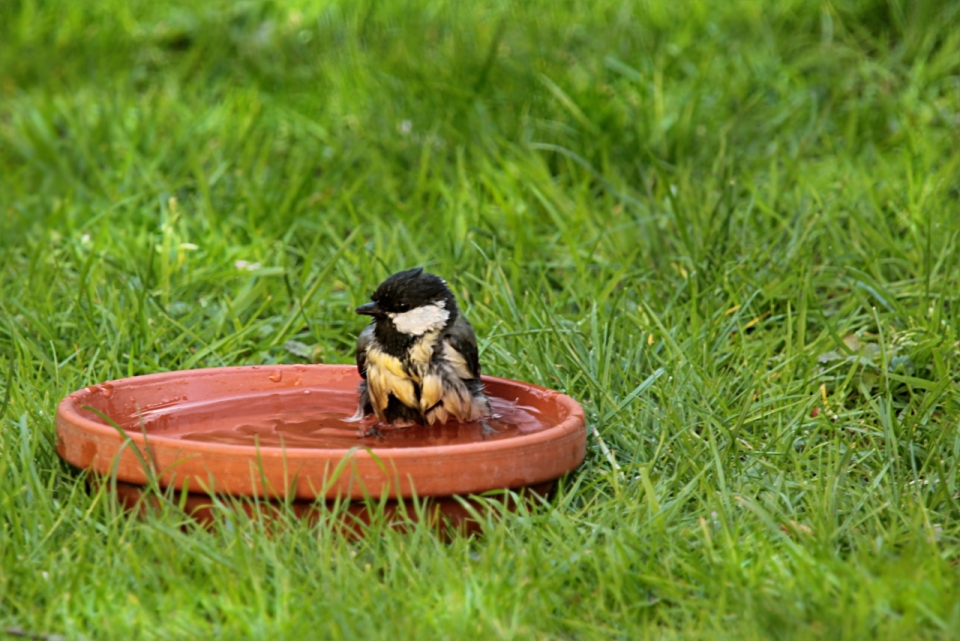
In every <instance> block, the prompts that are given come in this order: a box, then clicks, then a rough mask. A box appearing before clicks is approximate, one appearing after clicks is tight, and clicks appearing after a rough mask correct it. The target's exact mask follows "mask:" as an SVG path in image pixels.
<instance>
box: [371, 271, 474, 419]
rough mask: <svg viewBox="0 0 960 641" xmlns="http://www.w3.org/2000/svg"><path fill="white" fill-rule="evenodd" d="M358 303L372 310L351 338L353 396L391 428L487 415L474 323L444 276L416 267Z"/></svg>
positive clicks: (389, 281) (388, 280) (383, 284)
mask: <svg viewBox="0 0 960 641" xmlns="http://www.w3.org/2000/svg"><path fill="white" fill-rule="evenodd" d="M371 298H372V300H373V301H374V302H372V303H368V304H367V305H363V306H362V307H360V308H358V309H357V313H359V314H367V315H370V316H373V322H372V323H371V324H370V325H368V326H367V327H366V328H365V329H364V330H363V331H362V332H361V333H360V337H359V338H358V340H357V369H358V370H359V372H360V376H361V377H363V379H364V380H363V382H362V383H361V384H360V388H359V392H360V402H359V407H358V408H357V413H356V415H355V416H354V418H355V419H356V420H361V419H363V418H364V417H366V416H369V415H371V414H373V415H375V416H376V417H377V419H378V420H379V421H380V422H381V423H389V424H391V425H393V426H395V427H407V426H410V425H432V424H434V423H444V422H446V421H447V419H448V418H454V419H456V420H458V421H460V422H468V421H476V420H479V419H482V418H486V417H488V416H490V402H489V401H488V400H487V397H486V396H485V395H484V393H483V384H482V383H481V381H480V360H479V356H478V352H477V339H476V336H475V335H474V333H473V328H472V327H471V326H470V323H469V322H467V319H466V318H464V317H463V315H462V314H461V313H460V311H459V309H458V308H457V302H456V299H455V298H454V296H453V293H452V292H451V291H450V290H449V288H448V287H447V285H446V283H445V282H444V281H443V280H442V279H440V278H439V277H437V276H434V275H433V274H428V273H425V272H424V271H423V270H422V269H411V270H407V271H404V272H399V273H397V274H394V275H393V276H391V277H390V278H388V279H387V280H385V281H384V282H383V283H382V284H381V285H380V286H379V287H378V288H377V290H376V292H374V294H373V296H371Z"/></svg>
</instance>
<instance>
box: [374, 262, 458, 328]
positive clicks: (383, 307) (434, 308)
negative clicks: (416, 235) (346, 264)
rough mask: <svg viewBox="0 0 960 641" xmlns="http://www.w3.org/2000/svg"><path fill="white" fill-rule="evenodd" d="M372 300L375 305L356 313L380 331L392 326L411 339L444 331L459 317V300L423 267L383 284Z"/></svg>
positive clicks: (445, 285)
mask: <svg viewBox="0 0 960 641" xmlns="http://www.w3.org/2000/svg"><path fill="white" fill-rule="evenodd" d="M370 299H371V301H372V302H370V303H367V304H366V305H361V306H360V307H358V308H357V309H356V312H357V313H358V314H365V315H367V316H372V317H373V319H374V322H376V323H377V326H378V327H379V326H380V325H381V324H384V323H389V324H391V325H392V326H393V328H394V329H396V331H398V332H400V333H401V334H407V335H409V336H422V335H423V334H426V333H427V332H431V331H434V330H437V329H442V328H443V327H446V326H447V325H448V324H449V323H452V322H453V321H454V320H456V317H457V314H458V310H457V300H456V298H454V296H453V292H451V291H450V288H449V287H447V283H446V282H444V280H443V279H442V278H440V277H439V276H435V275H434V274H430V273H427V272H425V271H423V268H422V267H417V268H415V269H408V270H406V271H402V272H398V273H396V274H394V275H393V276H391V277H390V278H388V279H387V280H385V281H383V282H382V283H380V286H379V287H377V290H376V291H375V292H373V294H372V295H371V296H370ZM378 331H379V330H378Z"/></svg>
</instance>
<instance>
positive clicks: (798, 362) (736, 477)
mask: <svg viewBox="0 0 960 641" xmlns="http://www.w3.org/2000/svg"><path fill="white" fill-rule="evenodd" d="M958 22H960V14H958V8H957V6H955V5H951V4H949V3H938V2H933V1H928V2H923V1H921V2H909V3H908V2H902V1H898V0H890V1H880V0H876V1H868V0H863V1H853V0H849V1H848V0H841V1H839V2H832V3H822V4H820V5H818V4H817V3H809V2H801V1H792V2H782V3H763V2H759V1H755V0H736V1H735V2H731V3H726V4H722V3H710V2H703V1H698V0H681V1H678V2H674V3H643V2H637V3H632V2H615V1H613V0H603V1H600V2H575V3H563V4H560V3H553V2H549V3H548V2H533V3H526V4H520V3H516V4H511V3H483V4H481V3H455V2H439V3H428V2H415V3H410V2H386V3H384V2H381V3H375V2H359V3H346V2H343V3H337V2H325V3H322V4H320V5H313V4H308V3H303V2H292V3H269V2H259V1H258V2H248V3H243V4H237V5H235V4H231V3H223V2H215V3H212V4H211V3H207V4H204V5H202V6H200V7H197V6H194V4H192V3H185V2H174V1H171V2H143V1H138V2H129V3H128V2H119V1H116V0H113V1H107V2H101V3H93V4H86V3H67V2H63V1H51V2H34V1H31V0H24V1H22V2H6V3H2V4H0V61H2V64H0V314H2V319H0V372H2V373H0V376H3V378H2V389H0V399H2V400H0V403H2V405H0V428H2V429H0V631H3V630H8V631H9V630H14V629H16V630H21V631H24V632H29V633H31V634H54V633H56V634H64V635H66V636H68V637H70V638H79V637H81V636H82V637H87V638H97V639H100V638H104V639H109V638H116V639H126V638H164V639H167V638H196V637H201V636H212V635H215V634H216V635H222V636H224V637H225V638H237V637H243V638H250V637H253V638H302V637H304V636H307V637H318V636H319V637H329V638H388V637H389V638H397V637H400V638H456V639H469V638H490V637H496V638H521V639H525V638H544V639H546V638H624V639H626V638H642V637H657V638H684V639H687V638H736V639H754V638H756V639H759V638H783V639H805V638H885V639H906V638H933V639H935V638H943V639H947V638H953V636H954V635H955V634H956V631H957V630H958V629H960V569H958V563H960V493H958V470H960V467H958V466H960V367H958V360H960V352H958V346H960V343H958V340H960V312H958V309H960V300H958V294H957V292H958V272H960V270H958V261H960V251H958V249H957V247H958V236H960V215H958V205H960V180H958V176H960V153H958V151H957V149H958V145H957V140H958V136H960V84H958V80H957V79H958V77H960V28H958ZM412 265H425V266H427V268H428V269H429V270H431V271H434V272H437V273H440V274H442V275H444V276H445V277H446V278H447V279H448V280H449V281H450V282H451V284H452V285H453V287H454V288H455V291H456V293H457V295H458V297H459V299H460V301H461V303H462V306H463V307H464V308H465V310H466V313H467V314H468V316H469V318H470V320H471V321H472V322H473V324H474V326H475V327H476V329H477V332H478V335H479V337H480V344H481V350H482V359H483V363H484V371H485V372H487V373H491V374H496V375H501V376H507V377H511V378H517V379H522V380H528V381H532V382H534V383H537V384H541V385H545V386H549V387H553V388H556V389H559V390H562V391H565V392H567V393H569V394H571V395H573V396H574V397H576V398H578V399H580V400H581V401H582V402H583V404H584V406H585V408H586V410H587V413H588V416H589V424H590V435H589V441H588V455H587V459H586V461H585V463H584V465H583V466H582V467H581V468H580V469H579V470H578V471H576V472H575V473H573V474H571V475H570V476H569V477H568V478H567V479H565V481H564V483H563V485H562V487H561V489H560V490H559V492H558V493H557V495H556V496H555V497H554V498H553V499H552V501H551V502H550V504H549V505H547V506H544V507H542V508H541V509H537V510H531V511H526V512H522V513H520V514H516V515H506V516H504V517H503V518H501V519H499V520H497V521H495V522H491V523H490V524H489V527H488V528H487V532H486V534H485V536H483V537H482V538H477V539H467V538H462V537H455V538H453V540H452V541H450V542H443V541H441V540H440V539H439V538H438V537H437V536H435V535H434V534H433V533H432V532H431V531H429V530H426V529H423V528H412V529H411V530H410V531H408V532H406V533H398V532H394V531H391V530H390V529H388V528H386V527H384V526H383V525H382V523H380V524H374V525H373V526H372V527H371V535H370V536H368V537H366V538H364V539H362V540H358V541H350V540H346V539H344V538H343V537H341V536H338V534H337V529H336V527H335V526H334V525H332V524H331V523H330V522H321V523H319V524H317V525H315V526H309V525H306V524H301V523H299V522H297V521H296V520H294V519H289V520H288V522H287V524H286V527H282V528H279V529H274V528H272V527H270V526H268V525H265V524H263V523H261V522H258V521H256V520H254V521H245V520H243V519H235V518H230V517H229V516H227V515H226V514H227V513H225V517H224V518H225V521H224V524H223V525H222V526H221V527H217V528H214V529H212V530H203V529H198V528H195V527H193V526H191V524H190V521H189V519H187V518H186V517H185V516H184V515H183V514H182V513H181V512H180V511H179V510H178V509H177V508H176V506H175V505H172V506H167V507H165V508H163V509H161V510H160V511H159V512H157V513H155V514H153V515H152V516H149V517H147V518H145V519H142V520H138V519H133V518H130V517H129V516H127V515H126V514H124V513H123V512H121V511H119V510H118V509H117V508H116V507H115V506H114V505H113V503H112V502H111V501H110V500H109V495H108V494H106V493H105V492H104V491H100V492H90V491H88V490H87V488H86V484H85V482H84V479H83V478H82V476H78V474H77V473H76V472H75V471H73V470H72V469H70V468H69V467H68V466H67V465H65V464H63V463H62V462H61V461H60V460H59V459H58V457H57V455H56V452H55V435H54V428H53V421H52V415H53V412H54V410H55V407H56V404H57V402H58V400H59V399H60V398H61V397H63V396H64V395H66V394H68V393H69V392H71V391H73V390H75V389H78V388H81V387H83V386H85V385H89V384H93V383H97V382H100V381H103V380H107V379H112V378H119V377H124V376H130V375H137V374H146V373H152V372H157V371H165V370H173V369H184V368H194V367H210V366H219V365H238V364H259V363H281V362H284V363H286V362H306V361H314V362H329V363H345V362H350V361H351V359H352V349H353V345H354V341H355V337H356V334H357V332H358V331H359V329H360V328H361V326H362V323H363V321H362V319H358V318H357V317H356V316H355V315H354V314H353V313H352V309H353V308H354V307H355V306H357V305H358V304H360V303H361V302H363V301H364V300H365V299H366V297H367V295H368V294H369V292H370V291H371V290H372V288H373V287H374V286H375V284H376V283H377V282H378V281H379V280H381V279H382V278H383V277H384V276H386V275H387V274H389V273H391V272H393V271H395V270H398V269H401V268H404V267H408V266H412ZM291 341H294V342H291Z"/></svg>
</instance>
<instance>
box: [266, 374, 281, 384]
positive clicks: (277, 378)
mask: <svg viewBox="0 0 960 641" xmlns="http://www.w3.org/2000/svg"><path fill="white" fill-rule="evenodd" d="M267 378H269V379H270V380H271V381H273V382H274V383H279V382H280V381H282V380H283V372H274V373H273V374H271V375H270V376H268V377H267Z"/></svg>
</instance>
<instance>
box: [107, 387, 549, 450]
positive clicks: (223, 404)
mask: <svg viewBox="0 0 960 641" xmlns="http://www.w3.org/2000/svg"><path fill="white" fill-rule="evenodd" d="M490 400H491V406H492V409H493V413H494V416H493V417H492V418H490V419H487V420H486V421H485V423H486V425H485V426H484V425H482V424H481V423H480V422H473V423H457V422H455V421H449V422H447V423H445V424H443V425H430V426H420V425H416V426H411V427H406V428H394V427H392V426H389V425H382V424H379V423H376V422H375V421H374V420H365V421H363V422H360V423H357V422H351V421H347V420H346V419H348V418H350V417H351V416H352V415H353V413H354V412H355V411H356V403H357V395H356V393H355V392H348V391H343V390H323V389H305V390H290V391H284V392H275V393H261V394H256V395H247V396H244V397H236V398H214V399H210V400H206V401H202V402H194V403H189V402H185V403H176V404H171V405H168V406H166V407H160V408H155V409H147V410H143V411H141V412H140V415H139V417H135V416H131V417H127V419H126V420H123V421H117V422H118V423H119V424H120V425H121V427H123V428H124V429H125V430H129V431H133V432H138V431H140V429H141V428H140V421H141V420H142V425H143V429H145V430H146V432H147V435H148V436H149V435H157V436H164V437H168V438H178V439H183V440H186V441H199V442H204V443H225V444H229V445H243V446H249V447H255V446H259V447H283V448H287V449H294V448H296V449H303V448H307V449H310V448H315V449H346V448H351V447H355V446H358V445H359V446H366V447H373V448H403V447H425V446H434V445H457V444H464V443H475V442H480V441H493V440H502V439H508V438H510V437H512V436H518V435H522V434H530V433H532V432H537V431H540V430H543V429H546V428H548V427H550V425H551V424H553V423H552V422H550V421H548V419H547V417H545V416H544V415H543V414H542V413H541V412H540V411H539V410H537V409H536V408H534V407H531V406H529V405H522V404H520V403H517V402H515V401H508V400H506V399H502V398H497V397H491V399H490ZM114 420H117V419H116V418H114ZM371 426H376V428H377V429H378V430H379V432H380V434H381V436H380V437H377V436H362V434H363V433H365V432H367V431H368V429H369V428H370V427H371Z"/></svg>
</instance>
